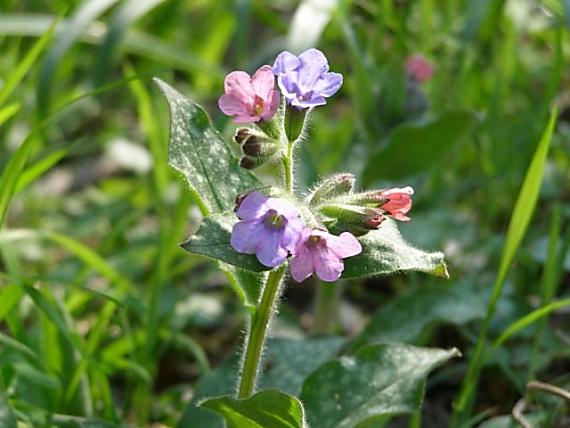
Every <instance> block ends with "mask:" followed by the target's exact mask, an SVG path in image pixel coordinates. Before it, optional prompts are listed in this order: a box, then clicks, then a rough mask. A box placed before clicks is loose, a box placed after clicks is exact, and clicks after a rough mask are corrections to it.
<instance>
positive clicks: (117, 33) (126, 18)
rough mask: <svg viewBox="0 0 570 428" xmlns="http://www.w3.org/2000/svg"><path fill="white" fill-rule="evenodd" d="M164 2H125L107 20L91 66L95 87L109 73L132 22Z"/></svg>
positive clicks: (160, 0)
mask: <svg viewBox="0 0 570 428" xmlns="http://www.w3.org/2000/svg"><path fill="white" fill-rule="evenodd" d="M163 1H164V0H127V1H125V2H124V3H123V4H122V5H121V6H120V7H119V9H118V10H117V12H116V13H115V14H114V15H113V16H112V17H111V19H110V20H109V25H108V27H107V33H106V34H105V39H104V40H103V43H101V46H100V47H99V52H98V54H97V58H96V60H95V64H94V66H93V80H94V82H95V86H99V85H101V84H102V83H103V82H104V81H105V78H106V77H107V75H108V73H109V69H110V67H111V66H112V65H113V61H114V59H115V57H116V54H117V50H118V48H119V45H120V44H121V42H122V41H123V38H124V37H125V33H126V32H127V30H128V28H129V27H130V26H131V24H132V23H133V22H135V21H136V20H138V19H140V18H142V17H143V16H144V15H146V14H147V13H148V12H150V11H151V10H152V9H154V8H155V7H156V6H158V5H159V4H160V3H162V2H163Z"/></svg>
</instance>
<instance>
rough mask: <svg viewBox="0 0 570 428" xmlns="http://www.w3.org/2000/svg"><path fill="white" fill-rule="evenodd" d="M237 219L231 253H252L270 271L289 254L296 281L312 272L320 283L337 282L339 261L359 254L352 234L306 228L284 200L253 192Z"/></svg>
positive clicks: (241, 202)
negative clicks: (269, 268) (233, 251)
mask: <svg viewBox="0 0 570 428" xmlns="http://www.w3.org/2000/svg"><path fill="white" fill-rule="evenodd" d="M237 216H238V218H239V219H240V220H241V221H239V222H238V223H236V224H235V225H234V227H233V230H232V235H231V245H232V247H233V248H234V250H236V251H237V252H240V253H245V254H255V256H256V257H257V260H259V262H260V263H262V264H263V265H265V266H267V267H271V268H273V267H276V266H279V265H280V264H282V263H283V262H284V261H285V259H286V258H287V256H289V255H292V256H293V257H292V259H291V275H292V276H293V279H294V280H295V281H297V282H301V281H303V280H305V279H307V278H308V277H309V276H311V275H312V274H313V273H316V274H317V276H318V277H319V278H321V279H322V280H323V281H336V280H337V279H338V278H339V277H340V275H341V273H342V271H343V269H344V263H343V261H342V259H344V258H347V257H351V256H355V255H357V254H359V253H360V252H361V251H362V246H361V245H360V243H359V242H358V241H357V239H356V238H355V237H354V236H353V235H352V234H351V233H348V232H345V233H342V234H341V235H340V236H334V235H331V234H330V233H328V232H326V231H324V230H320V229H313V228H309V227H306V226H305V223H304V222H303V220H302V219H301V217H300V212H299V210H298V208H297V207H296V206H295V205H293V204H292V203H291V202H289V201H288V200H286V199H283V198H268V197H266V196H265V195H263V194H262V193H261V192H258V191H256V192H252V193H250V194H249V195H247V196H246V197H245V198H243V199H242V200H241V201H240V202H239V203H238V208H237Z"/></svg>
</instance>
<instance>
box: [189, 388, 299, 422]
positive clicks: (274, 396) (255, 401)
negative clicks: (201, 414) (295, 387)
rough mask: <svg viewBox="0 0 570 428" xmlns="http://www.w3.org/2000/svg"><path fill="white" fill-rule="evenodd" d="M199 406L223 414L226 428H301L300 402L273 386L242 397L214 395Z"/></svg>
mask: <svg viewBox="0 0 570 428" xmlns="http://www.w3.org/2000/svg"><path fill="white" fill-rule="evenodd" d="M200 407H202V408H204V409H208V410H211V411H213V412H215V413H218V414H220V415H222V416H223V417H224V419H225V420H226V423H227V426H228V428H245V427H248V428H266V427H271V428H304V427H306V424H305V421H304V419H305V418H304V414H303V406H302V404H301V402H300V401H299V400H298V399H297V398H295V397H293V396H291V395H287V394H285V393H283V392H280V391H277V390H276V389H267V390H265V391H260V392H258V393H257V394H255V395H253V396H251V397H250V398H246V399H244V400H237V399H235V398H233V397H231V396H229V395H225V396H223V397H214V398H210V399H208V400H205V401H203V402H202V403H200Z"/></svg>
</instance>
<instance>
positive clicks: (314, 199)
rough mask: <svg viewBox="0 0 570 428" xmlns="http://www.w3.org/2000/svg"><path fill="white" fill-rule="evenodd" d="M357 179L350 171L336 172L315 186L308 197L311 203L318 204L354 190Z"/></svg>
mask: <svg viewBox="0 0 570 428" xmlns="http://www.w3.org/2000/svg"><path fill="white" fill-rule="evenodd" d="M355 181H356V179H355V177H354V175H352V174H348V173H341V174H335V175H332V176H330V177H327V178H325V179H324V180H323V181H321V182H320V183H319V184H317V186H316V187H315V190H313V191H312V192H311V194H310V195H309V197H308V202H309V204H310V205H316V204H319V203H322V202H324V201H327V200H330V199H333V198H336V197H338V196H341V195H344V194H347V193H350V192H352V190H353V189H354V183H355Z"/></svg>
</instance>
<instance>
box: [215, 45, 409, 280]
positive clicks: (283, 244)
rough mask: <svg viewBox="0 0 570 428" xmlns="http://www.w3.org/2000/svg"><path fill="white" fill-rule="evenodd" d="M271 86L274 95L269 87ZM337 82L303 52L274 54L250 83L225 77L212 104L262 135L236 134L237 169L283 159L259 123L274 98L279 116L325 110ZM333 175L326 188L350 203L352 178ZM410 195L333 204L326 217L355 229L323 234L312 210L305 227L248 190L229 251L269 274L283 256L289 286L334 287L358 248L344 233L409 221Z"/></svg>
mask: <svg viewBox="0 0 570 428" xmlns="http://www.w3.org/2000/svg"><path fill="white" fill-rule="evenodd" d="M276 82H277V86H278V88H279V90H277V89H275V83H276ZM342 82H343V77H342V75H341V74H339V73H333V72H330V71H329V65H328V61H327V59H326V57H325V56H324V54H323V53H322V52H321V51H319V50H317V49H309V50H307V51H305V52H303V53H302V54H300V55H299V56H295V55H293V54H292V53H290V52H286V51H285V52H282V53H280V54H279V55H278V56H277V58H276V60H275V63H274V64H273V67H270V66H269V65H264V66H262V67H261V68H259V70H257V71H256V72H255V73H254V75H253V76H251V77H250V76H249V74H247V73H246V72H244V71H233V72H231V73H230V74H228V76H226V79H225V82H224V84H225V85H224V86H225V94H224V95H222V96H221V97H220V99H219V101H218V104H219V107H220V109H221V110H222V112H224V113H225V114H227V115H229V116H233V119H234V122H236V123H247V122H250V123H257V124H258V126H259V128H261V131H263V132H261V131H258V130H254V129H251V128H240V129H238V130H237V132H236V135H235V137H234V139H235V141H236V142H237V143H238V144H240V147H241V149H242V151H243V152H244V157H243V158H242V160H241V162H240V165H241V166H242V167H243V168H247V169H251V168H254V167H256V166H258V165H260V164H261V163H263V162H264V160H266V159H267V158H271V157H272V156H276V155H278V154H279V153H283V152H281V151H280V150H282V149H280V148H279V147H280V144H282V141H281V139H280V138H281V137H279V136H278V135H277V136H275V135H270V134H271V132H270V133H267V134H266V133H265V131H266V130H268V129H271V127H269V128H268V127H266V125H267V124H268V123H269V122H270V121H271V120H272V118H273V117H274V116H275V114H276V113H277V111H278V105H279V103H280V95H279V92H280V93H281V95H282V96H283V99H284V101H285V102H286V103H287V105H288V109H287V112H285V113H283V114H285V115H287V114H290V112H289V110H292V111H294V110H303V109H312V108H314V107H316V106H320V105H324V104H326V99H327V98H328V97H331V96H332V95H334V94H335V93H336V92H337V91H338V90H339V89H340V87H341V85H342ZM278 117H280V118H281V124H282V123H283V121H284V118H283V117H282V115H281V114H280V116H278ZM303 117H305V116H303ZM305 120H306V119H305ZM289 144H291V143H289ZM345 175H346V174H345ZM348 175H349V174H348ZM339 177H340V179H339V180H340V182H339V183H335V182H334V180H333V181H329V182H328V183H327V186H330V185H332V186H333V187H335V186H336V187H338V188H341V189H343V192H344V193H345V194H346V197H347V198H348V200H349V201H353V200H354V197H355V195H354V194H351V193H350V192H352V185H353V184H354V182H353V177H352V176H351V177H352V178H351V179H349V180H348V181H346V180H344V178H343V177H344V176H339ZM347 183H348V184H349V186H348V187H347ZM347 192H348V193H347ZM321 193H322V192H321ZM333 193H334V192H333ZM412 194H413V189H412V188H411V187H406V188H402V189H399V188H394V189H388V190H381V191H374V192H371V193H370V195H371V196H370V195H368V194H362V195H364V199H363V200H362V201H360V202H358V203H362V204H364V203H366V204H369V205H370V204H372V205H373V206H372V207H370V206H355V207H354V208H351V206H350V205H346V203H343V202H342V201H341V203H340V205H339V206H336V207H335V206H333V207H332V212H335V213H341V215H342V213H343V212H344V213H348V214H346V215H350V216H352V217H351V218H352V219H353V220H354V218H355V219H356V221H357V223H358V224H356V225H355V228H354V230H352V229H350V228H348V229H344V230H337V229H331V228H329V230H326V228H325V226H323V225H324V224H326V221H319V220H318V217H319V210H318V209H315V212H314V213H313V214H314V218H312V219H311V220H310V226H309V225H308V224H307V223H306V222H305V221H304V219H303V217H302V215H301V210H300V209H299V208H298V207H297V206H296V205H295V204H294V203H293V202H291V201H290V200H288V199H284V198H278V197H267V196H265V195H264V194H263V193H261V192H259V191H253V192H251V193H249V194H247V195H246V196H245V197H242V198H240V200H239V201H238V206H237V209H236V214H237V217H238V218H239V221H238V222H237V223H236V224H235V225H234V226H233V229H232V233H231V242H230V243H231V246H232V248H233V249H234V250H235V251H237V252H239V253H244V254H254V255H255V256H256V258H257V260H258V261H259V262H260V263H261V264H263V265H264V266H266V267H269V268H275V267H277V266H279V265H281V264H283V263H284V262H285V261H286V260H287V258H288V257H291V264H290V266H291V276H292V277H293V279H294V280H295V281H297V282H301V281H304V280H305V279H307V278H308V277H310V276H311V275H313V274H316V275H317V276H318V277H319V278H320V279H321V280H323V281H335V280H337V279H338V278H340V276H341V274H342V272H343V270H344V261H343V260H344V259H346V258H347V257H352V256H356V255H358V254H360V253H361V252H362V250H363V249H362V245H361V244H360V242H359V241H358V239H357V238H356V237H355V235H354V234H353V233H351V232H352V231H353V232H354V233H355V234H358V233H357V230H365V231H366V232H367V231H369V230H373V229H378V228H379V227H380V225H381V223H382V221H383V220H384V218H385V217H384V216H385V215H390V216H392V217H393V218H394V219H396V220H400V221H407V220H409V218H408V217H407V215H406V214H407V213H408V211H409V210H410V208H411V206H412V200H411V196H412ZM356 196H357V195H356ZM361 199H362V198H361ZM349 203H350V202H349ZM347 207H348V208H347ZM309 208H310V207H309ZM330 211H331V210H330V209H329V214H330ZM369 213H372V217H370V215H369ZM309 217H311V216H310V215H309ZM338 224H345V225H349V226H350V224H351V223H350V221H347V218H345V219H344V222H342V221H340V222H338ZM327 227H329V226H327ZM331 231H333V232H335V233H338V236H337V235H335V234H332V233H330V232H331Z"/></svg>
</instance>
